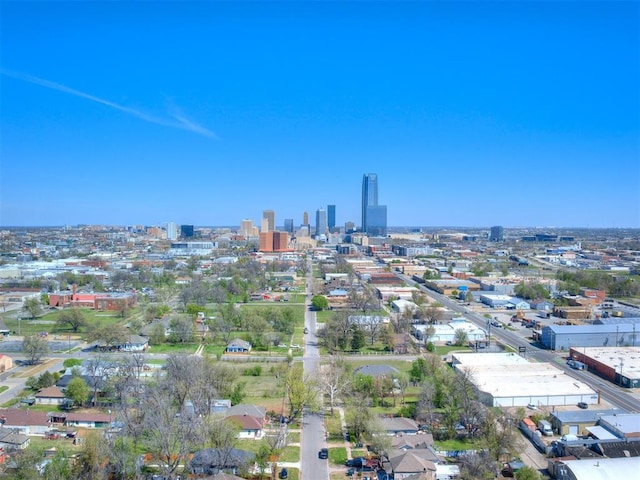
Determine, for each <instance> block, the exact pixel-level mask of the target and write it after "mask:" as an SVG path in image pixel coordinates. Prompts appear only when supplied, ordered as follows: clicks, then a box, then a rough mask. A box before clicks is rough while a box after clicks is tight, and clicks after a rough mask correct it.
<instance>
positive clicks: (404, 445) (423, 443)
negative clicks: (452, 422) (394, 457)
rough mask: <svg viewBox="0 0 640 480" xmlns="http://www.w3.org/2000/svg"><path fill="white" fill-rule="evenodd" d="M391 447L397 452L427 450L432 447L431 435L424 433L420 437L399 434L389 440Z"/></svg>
mask: <svg viewBox="0 0 640 480" xmlns="http://www.w3.org/2000/svg"><path fill="white" fill-rule="evenodd" d="M391 446H392V447H393V448H395V449H398V450H414V449H416V448H429V447H432V446H433V435H432V434H430V433H424V434H420V435H403V434H399V435H396V436H394V437H393V439H392V440H391Z"/></svg>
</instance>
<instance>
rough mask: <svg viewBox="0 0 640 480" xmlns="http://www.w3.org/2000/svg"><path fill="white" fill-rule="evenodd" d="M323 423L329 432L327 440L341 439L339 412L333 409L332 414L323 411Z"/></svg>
mask: <svg viewBox="0 0 640 480" xmlns="http://www.w3.org/2000/svg"><path fill="white" fill-rule="evenodd" d="M324 423H325V427H326V429H327V432H328V433H329V441H332V440H333V441H335V440H341V439H342V423H341V421H340V414H339V413H338V411H337V410H335V411H334V413H333V415H331V414H330V413H325V416H324Z"/></svg>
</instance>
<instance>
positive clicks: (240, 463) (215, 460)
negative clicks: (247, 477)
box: [187, 448, 256, 475]
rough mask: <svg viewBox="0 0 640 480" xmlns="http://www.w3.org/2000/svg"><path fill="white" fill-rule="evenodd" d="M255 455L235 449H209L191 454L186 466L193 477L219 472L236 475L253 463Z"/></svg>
mask: <svg viewBox="0 0 640 480" xmlns="http://www.w3.org/2000/svg"><path fill="white" fill-rule="evenodd" d="M255 458H256V456H255V454H254V453H252V452H248V451H246V450H238V449H235V448H228V449H227V448H224V449H217V448H209V449H206V450H200V451H198V452H196V453H194V454H193V457H192V458H191V460H190V461H189V464H188V466H187V468H188V470H189V471H190V472H191V473H193V474H195V475H214V474H217V473H221V472H226V473H232V474H234V475H237V474H238V473H240V472H241V471H243V470H249V469H250V468H251V466H252V465H253V464H254V463H255Z"/></svg>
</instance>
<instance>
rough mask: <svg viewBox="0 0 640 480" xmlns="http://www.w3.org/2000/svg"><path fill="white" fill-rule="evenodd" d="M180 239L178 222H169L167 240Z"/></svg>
mask: <svg viewBox="0 0 640 480" xmlns="http://www.w3.org/2000/svg"><path fill="white" fill-rule="evenodd" d="M177 239H178V224H177V223H175V222H169V223H167V240H177Z"/></svg>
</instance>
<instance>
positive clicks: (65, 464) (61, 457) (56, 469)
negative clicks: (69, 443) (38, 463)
mask: <svg viewBox="0 0 640 480" xmlns="http://www.w3.org/2000/svg"><path fill="white" fill-rule="evenodd" d="M67 455H68V452H66V451H65V450H64V449H61V450H57V451H56V453H55V454H54V456H53V458H52V459H51V462H49V463H48V464H47V465H46V466H45V468H44V474H43V476H42V478H43V479H44V480H68V479H69V478H73V477H72V473H71V462H70V461H69V458H68V456H67Z"/></svg>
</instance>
